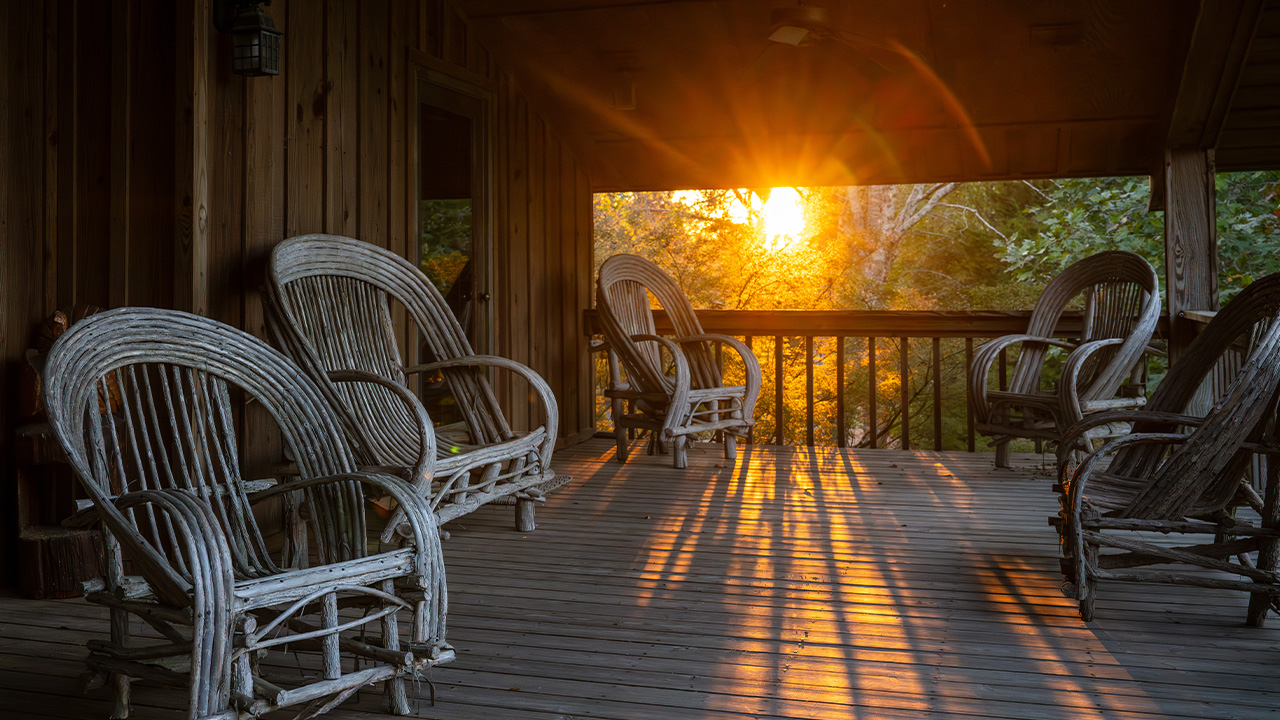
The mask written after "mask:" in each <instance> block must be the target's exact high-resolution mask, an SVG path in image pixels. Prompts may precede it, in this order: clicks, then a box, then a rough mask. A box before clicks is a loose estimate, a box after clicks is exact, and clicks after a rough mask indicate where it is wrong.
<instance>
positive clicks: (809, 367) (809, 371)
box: [804, 335, 813, 447]
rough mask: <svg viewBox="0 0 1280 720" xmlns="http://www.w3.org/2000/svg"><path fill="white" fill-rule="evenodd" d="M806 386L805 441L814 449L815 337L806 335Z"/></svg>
mask: <svg viewBox="0 0 1280 720" xmlns="http://www.w3.org/2000/svg"><path fill="white" fill-rule="evenodd" d="M804 384H805V410H804V426H805V429H804V440H805V444H806V445H808V446H809V447H813V336H812V335H806V336H805V337H804Z"/></svg>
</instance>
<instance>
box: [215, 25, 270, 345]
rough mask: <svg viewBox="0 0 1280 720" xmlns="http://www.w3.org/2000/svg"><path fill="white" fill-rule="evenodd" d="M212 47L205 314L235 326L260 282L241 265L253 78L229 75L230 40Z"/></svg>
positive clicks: (222, 39)
mask: <svg viewBox="0 0 1280 720" xmlns="http://www.w3.org/2000/svg"><path fill="white" fill-rule="evenodd" d="M211 40H212V42H211V47H210V53H209V57H210V62H211V65H212V67H211V74H212V76H213V78H214V79H215V82H214V83H213V97H212V100H213V102H212V107H211V116H212V117H211V119H212V122H211V143H212V145H211V147H212V148H216V151H213V152H212V153H211V156H210V159H209V163H210V172H211V176H212V178H213V181H212V184H211V188H210V193H209V202H210V206H211V207H212V208H215V209H216V212H214V213H213V214H212V216H211V221H210V224H209V225H210V228H209V230H210V233H209V262H210V267H209V316H210V317H212V318H214V319H216V320H220V321H222V322H225V323H228V324H230V325H233V326H237V327H239V326H241V325H242V323H243V322H244V298H245V297H246V296H247V295H248V294H249V293H250V292H251V291H253V290H254V289H256V288H257V287H258V284H259V282H261V279H260V278H261V276H258V277H246V275H245V273H244V272H243V268H244V250H245V248H244V230H243V227H242V223H243V219H244V190H243V187H242V186H243V184H244V182H245V168H244V130H245V129H244V118H245V115H244V107H245V106H244V100H245V97H244V92H245V85H246V84H248V83H249V82H252V81H253V80H250V79H246V78H243V77H241V76H239V75H235V74H233V73H231V71H230V68H231V38H230V37H228V36H227V35H221V34H217V35H215V36H214V37H213V38H212V39H211Z"/></svg>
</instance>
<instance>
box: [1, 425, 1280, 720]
mask: <svg viewBox="0 0 1280 720" xmlns="http://www.w3.org/2000/svg"><path fill="white" fill-rule="evenodd" d="M611 457H612V445H611V444H609V443H606V442H603V441H592V442H590V443H587V444H584V445H580V446H577V447H575V448H571V449H569V450H566V451H563V452H561V453H560V454H559V455H558V457H557V463H556V464H557V466H558V467H559V469H561V470H562V471H563V472H566V473H568V474H571V475H573V476H574V482H573V484H572V485H570V486H569V487H567V488H565V489H564V490H562V491H560V492H559V493H558V494H557V495H555V496H553V497H552V498H551V500H550V501H549V502H548V503H547V504H546V506H545V507H543V508H541V509H540V511H539V528H538V529H537V530H536V531H534V532H532V533H528V534H521V533H517V532H515V531H514V530H511V529H510V528H511V517H510V508H506V507H501V508H491V509H488V508H487V509H485V510H483V511H481V512H479V513H477V514H475V515H473V516H471V517H469V518H464V519H463V520H462V521H460V522H457V523H455V524H454V525H453V526H452V527H451V529H452V531H453V537H452V539H450V540H449V541H448V542H447V543H446V544H445V553H446V560H447V563H448V569H449V587H450V615H449V621H450V640H451V642H452V643H453V644H454V645H455V646H456V647H457V649H458V660H457V661H456V662H455V663H454V664H452V665H448V666H444V667H442V668H437V669H436V670H435V671H434V672H433V673H432V677H433V679H434V680H435V682H436V686H437V690H438V693H439V700H438V702H437V704H436V705H435V706H434V707H431V706H430V705H428V704H427V703H426V702H422V703H420V707H419V712H420V715H421V716H422V717H428V718H442V719H461V718H468V719H472V718H495V719H507V718H529V719H533V720H553V719H561V720H567V719H569V718H616V719H618V720H669V719H681V718H717V719H719V718H723V719H728V718H831V719H833V720H835V719H840V720H846V719H850V718H853V719H858V720H907V719H912V720H914V719H917V718H926V719H928V718H1037V719H1039V718H1061V719H1063V720H1067V719H1077V718H1109V719H1116V720H1138V719H1151V720H1154V719H1157V718H1197V719H1200V718H1277V717H1280V629H1278V628H1280V618H1275V617H1273V618H1272V625H1273V626H1274V627H1268V628H1265V629H1255V628H1246V627H1243V626H1242V620H1243V618H1244V612H1245V609H1244V608H1245V602H1246V601H1245V598H1244V596H1243V595H1240V594H1233V593H1229V592H1223V591H1197V590H1187V589H1169V590H1166V589H1163V588H1156V587H1151V586H1143V587H1135V586H1123V585H1118V584H1112V585H1103V586H1102V588H1101V597H1100V599H1099V602H1098V609H1097V620H1096V621H1095V622H1092V623H1088V624H1085V623H1082V622H1081V621H1080V620H1079V619H1078V617H1077V616H1076V614H1075V608H1074V605H1073V604H1072V603H1071V602H1069V601H1067V600H1065V599H1064V598H1063V597H1062V596H1061V595H1060V594H1059V593H1058V574H1057V547H1056V542H1057V541H1056V536H1055V534H1054V532H1053V530H1052V529H1051V528H1050V527H1049V526H1048V525H1047V524H1046V521H1045V518H1046V517H1047V516H1048V515H1049V514H1050V513H1051V512H1052V511H1053V509H1054V502H1055V501H1054V497H1053V495H1052V493H1051V492H1050V490H1049V485H1050V483H1051V479H1050V478H1049V477H1048V476H1047V474H1046V473H1043V472H1041V473H1039V474H1037V473H1036V472H1034V471H1031V470H1027V469H1023V470H1020V471H1007V470H1006V471H996V470H993V469H992V468H991V456H990V455H985V454H979V455H969V454H964V453H933V452H895V451H874V452H861V453H856V452H849V453H840V452H835V451H819V452H815V453H809V452H805V451H786V450H783V451H777V450H768V449H766V450H759V449H756V450H751V451H749V452H746V453H744V455H743V457H742V458H741V459H740V460H739V462H738V463H737V465H736V466H733V465H729V464H727V463H725V462H724V461H723V460H721V459H720V458H719V456H718V455H717V453H716V449H715V448H710V447H707V448H701V447H700V448H696V449H695V450H694V452H693V453H691V467H690V468H689V469H688V470H684V471H677V470H673V469H671V468H670V466H669V460H668V459H667V458H665V457H664V458H654V457H648V456H645V455H642V454H641V455H638V456H633V460H632V462H631V463H628V464H627V465H625V466H621V465H618V464H617V463H616V462H613V461H612V460H611ZM1024 460H1025V459H1024ZM101 616H102V613H101V611H100V610H99V609H97V608H92V607H90V606H88V605H86V604H85V603H83V602H81V601H34V600H25V599H19V598H13V597H4V598H0V714H3V715H4V717H24V718H25V717H31V718H102V717H105V709H106V704H105V701H104V700H103V699H102V696H100V695H97V694H90V695H88V696H82V695H80V694H79V693H78V691H77V682H76V677H77V675H78V674H79V673H80V671H81V665H80V663H79V658H80V657H81V655H82V653H83V650H82V648H81V646H82V645H83V643H84V641H85V640H86V639H87V638H89V637H94V636H96V635H97V634H98V633H99V632H101V631H102V630H103V628H104V623H103V622H102V621H101ZM423 695H424V696H425V688H424V689H423ZM381 700H382V699H381V696H380V694H379V693H378V692H377V691H370V692H364V693H362V694H361V695H360V696H359V697H358V698H353V699H352V700H350V701H348V703H347V704H345V705H343V706H342V707H341V708H340V709H338V710H336V711H334V712H332V713H330V715H328V716H327V717H332V718H349V719H356V718H370V717H374V716H378V717H381V715H380V712H381V708H382V702H381ZM183 702H184V700H183V696H182V694H181V693H180V692H177V691H173V690H169V689H164V688H148V687H139V688H137V689H136V690H135V705H136V716H137V717H140V718H169V717H176V716H177V713H176V711H175V710H176V709H177V708H179V707H181V706H182V704H183ZM295 715H296V713H279V714H278V717H281V718H292V717H294V716H295Z"/></svg>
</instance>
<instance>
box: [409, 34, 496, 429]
mask: <svg viewBox="0 0 1280 720" xmlns="http://www.w3.org/2000/svg"><path fill="white" fill-rule="evenodd" d="M424 12H425V10H424ZM424 40H425V36H424ZM493 116H494V118H493V137H494V147H493V176H494V183H493V282H494V287H493V289H492V291H491V292H492V294H493V297H492V302H493V310H492V312H493V325H494V327H493V342H494V347H493V351H494V352H495V353H496V354H498V355H501V356H503V357H514V355H512V354H511V350H512V348H511V331H510V326H511V317H512V315H511V272H512V271H511V262H510V257H511V223H512V221H511V178H512V177H513V175H512V170H511V120H512V102H511V82H510V78H508V77H507V76H506V75H501V76H499V77H498V82H497V90H496V92H495V93H494V112H493ZM511 385H512V383H511V381H510V378H507V377H506V374H505V373H503V374H500V375H499V376H498V378H497V387H496V388H495V390H496V392H497V393H498V397H499V399H500V400H501V401H502V406H503V409H504V411H509V410H510V408H511V407H513V405H514V398H513V397H512V395H511V393H512V390H511ZM508 419H510V416H508Z"/></svg>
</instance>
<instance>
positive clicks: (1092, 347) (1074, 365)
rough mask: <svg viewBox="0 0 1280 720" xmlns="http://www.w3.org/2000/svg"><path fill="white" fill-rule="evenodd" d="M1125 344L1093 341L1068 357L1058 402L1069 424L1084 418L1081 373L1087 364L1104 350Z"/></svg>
mask: <svg viewBox="0 0 1280 720" xmlns="http://www.w3.org/2000/svg"><path fill="white" fill-rule="evenodd" d="M1123 342H1124V340H1123V339H1122V338H1106V339H1103V340H1091V341H1089V342H1087V343H1083V344H1081V345H1080V346H1079V347H1077V348H1076V349H1075V350H1073V351H1071V354H1070V355H1068V356H1067V362H1066V363H1065V364H1064V365H1063V367H1062V377H1061V379H1060V380H1059V381H1058V401H1059V402H1060V403H1062V408H1063V410H1064V411H1065V412H1066V416H1065V417H1066V418H1068V421H1069V422H1072V423H1075V422H1077V421H1079V420H1080V419H1081V418H1083V417H1084V411H1083V410H1082V409H1081V408H1080V373H1081V371H1082V370H1084V365H1085V363H1086V362H1087V361H1088V360H1089V358H1091V357H1093V355H1094V354H1095V353H1097V352H1098V351H1100V350H1102V349H1103V348H1108V347H1113V346H1116V345H1120V344H1122V343H1123Z"/></svg>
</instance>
